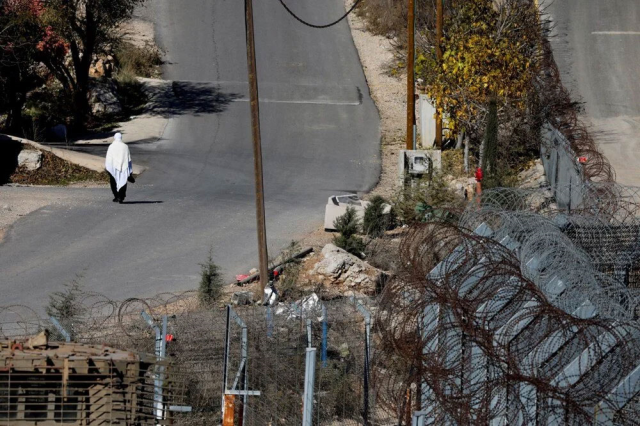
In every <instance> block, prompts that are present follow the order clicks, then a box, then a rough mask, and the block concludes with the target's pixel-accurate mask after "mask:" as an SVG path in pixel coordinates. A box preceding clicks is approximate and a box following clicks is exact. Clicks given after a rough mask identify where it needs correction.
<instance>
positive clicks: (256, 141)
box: [244, 0, 269, 301]
mask: <svg viewBox="0 0 640 426" xmlns="http://www.w3.org/2000/svg"><path fill="white" fill-rule="evenodd" d="M244 12H245V29H246V33H247V68H248V69H249V94H250V100H251V134H252V136H253V171H254V178H255V186H256V222H257V225H258V253H259V260H260V268H259V269H260V294H258V295H256V296H257V299H258V300H260V301H262V300H263V299H264V289H265V287H266V286H267V284H268V282H269V270H268V269H269V267H268V264H269V258H268V255H267V227H266V224H265V219H264V216H265V215H264V185H263V182H262V176H263V174H262V142H261V140H260V104H259V102H258V72H257V69H256V44H255V37H254V29H253V0H245V2H244Z"/></svg>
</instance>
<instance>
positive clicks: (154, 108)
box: [147, 81, 241, 118]
mask: <svg viewBox="0 0 640 426" xmlns="http://www.w3.org/2000/svg"><path fill="white" fill-rule="evenodd" d="M169 84H170V87H169V88H161V87H159V88H153V89H152V93H151V94H150V98H151V101H150V105H149V110H148V111H147V113H148V114H149V115H158V116H161V117H164V118H170V117H175V116H178V115H200V114H217V113H220V112H223V111H224V110H225V109H226V108H227V105H229V104H230V103H231V102H233V101H234V100H236V99H238V98H240V97H241V96H240V95H239V94H235V93H225V92H223V91H221V90H220V88H219V87H217V86H216V85H214V84H211V83H199V82H190V81H173V82H170V83H169Z"/></svg>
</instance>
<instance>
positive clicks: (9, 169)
mask: <svg viewBox="0 0 640 426" xmlns="http://www.w3.org/2000/svg"><path fill="white" fill-rule="evenodd" d="M21 150H22V144H21V143H20V142H16V141H14V140H13V139H10V138H8V137H6V136H4V135H0V185H4V184H5V183H7V182H9V177H10V176H11V175H12V174H13V172H15V170H16V168H17V167H18V154H19V153H20V151H21Z"/></svg>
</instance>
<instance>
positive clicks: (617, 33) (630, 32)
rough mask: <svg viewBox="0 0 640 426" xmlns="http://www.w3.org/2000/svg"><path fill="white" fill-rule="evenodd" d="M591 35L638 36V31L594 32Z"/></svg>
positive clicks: (639, 33) (639, 32)
mask: <svg viewBox="0 0 640 426" xmlns="http://www.w3.org/2000/svg"><path fill="white" fill-rule="evenodd" d="M591 34H593V35H640V31H594V32H592V33H591Z"/></svg>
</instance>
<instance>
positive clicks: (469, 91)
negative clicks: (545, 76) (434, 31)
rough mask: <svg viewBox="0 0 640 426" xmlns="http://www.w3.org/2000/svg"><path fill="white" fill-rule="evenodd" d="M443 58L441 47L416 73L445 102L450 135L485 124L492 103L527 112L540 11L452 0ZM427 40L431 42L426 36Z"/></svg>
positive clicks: (427, 54) (518, 2) (427, 53)
mask: <svg viewBox="0 0 640 426" xmlns="http://www.w3.org/2000/svg"><path fill="white" fill-rule="evenodd" d="M447 2H448V3H449V5H448V6H449V7H448V8H447V11H448V13H447V15H446V17H445V25H444V28H445V33H444V39H443V40H442V45H441V47H442V51H443V59H442V61H441V62H438V61H437V59H436V53H435V46H432V47H430V48H427V49H423V51H422V52H421V53H420V54H419V56H418V58H417V62H416V64H417V65H416V72H417V74H418V76H419V77H420V78H422V79H423V80H424V82H425V85H426V91H427V94H428V95H429V96H430V97H431V98H432V99H434V100H435V99H439V100H440V102H439V105H440V108H439V110H440V112H441V113H442V114H443V115H444V116H445V117H448V119H447V120H448V125H447V127H448V128H449V130H453V131H455V130H457V129H458V128H460V127H462V128H465V129H469V128H470V127H473V126H477V125H478V123H481V122H482V121H483V120H482V119H481V115H484V114H483V113H486V111H487V109H488V105H489V102H490V100H496V101H497V103H498V106H499V107H504V106H508V107H510V108H515V109H516V110H521V111H523V110H524V109H525V108H526V106H527V99H528V95H529V93H530V92H531V91H532V90H533V84H534V80H535V76H536V72H537V70H538V62H539V61H538V56H539V55H538V52H539V46H540V44H539V43H540V33H539V30H538V25H537V10H535V9H534V7H533V3H532V2H528V1H522V0H505V1H502V2H495V1H494V0H447ZM424 38H427V39H429V38H431V36H430V35H429V34H424Z"/></svg>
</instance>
